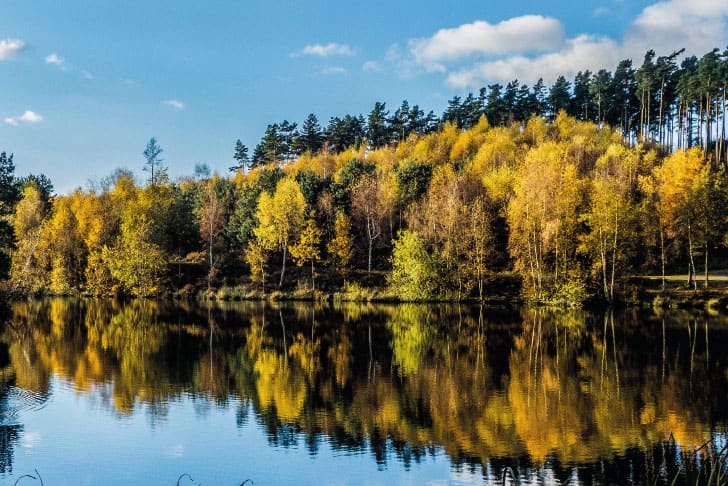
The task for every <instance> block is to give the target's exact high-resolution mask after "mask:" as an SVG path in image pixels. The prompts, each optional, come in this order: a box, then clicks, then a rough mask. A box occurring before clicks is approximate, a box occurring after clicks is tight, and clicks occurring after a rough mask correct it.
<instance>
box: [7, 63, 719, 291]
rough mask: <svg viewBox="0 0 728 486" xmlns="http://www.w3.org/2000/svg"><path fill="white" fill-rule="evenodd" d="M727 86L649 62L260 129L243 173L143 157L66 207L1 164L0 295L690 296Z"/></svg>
mask: <svg viewBox="0 0 728 486" xmlns="http://www.w3.org/2000/svg"><path fill="white" fill-rule="evenodd" d="M680 59H681V61H680V64H678V60H680ZM727 85H728V51H726V52H721V51H720V50H718V49H715V50H713V51H711V52H709V53H707V54H705V55H704V56H702V57H701V58H697V57H695V56H689V57H683V53H682V51H679V52H674V53H671V54H669V55H667V56H660V57H656V54H655V52H654V51H649V52H647V53H646V55H645V57H644V60H643V62H642V65H641V66H639V67H633V65H632V62H631V61H630V60H625V61H622V62H620V63H619V65H618V66H617V68H616V69H615V71H614V72H613V73H612V72H609V71H607V70H604V69H603V70H600V71H599V72H597V73H591V72H589V71H584V72H580V73H578V74H577V75H576V77H575V78H574V80H573V83H572V82H569V81H568V80H566V78H564V77H563V76H562V77H559V78H558V79H557V80H556V81H555V83H554V84H553V85H552V86H551V87H550V88H547V87H545V86H544V83H543V82H542V81H539V82H538V83H536V84H535V85H534V86H533V87H530V88H529V87H528V86H526V85H522V84H519V82H518V81H517V80H514V81H512V82H510V83H508V84H507V85H506V86H505V87H503V86H501V85H499V84H493V85H490V86H487V87H484V88H482V89H481V90H480V92H479V93H478V94H477V95H473V94H469V95H467V96H466V97H465V98H460V97H458V96H456V97H453V98H452V99H451V100H450V101H449V103H448V106H447V109H446V110H445V112H444V113H443V114H442V115H441V116H439V117H438V116H436V115H435V114H434V113H433V112H429V113H428V114H427V115H425V114H424V111H423V110H422V109H420V107H419V106H418V105H413V106H412V107H410V105H409V103H408V102H407V101H403V102H402V104H401V106H400V107H399V108H397V109H396V110H395V111H394V113H392V114H390V112H389V111H388V110H387V108H386V105H385V103H382V102H377V103H375V105H374V107H373V109H372V111H371V113H369V115H368V116H367V117H366V118H365V117H364V116H362V115H356V116H355V115H346V116H343V117H341V118H339V117H333V118H331V120H330V121H329V123H328V125H327V126H326V127H325V128H322V127H321V126H320V125H319V122H318V119H317V117H316V116H315V115H314V114H311V115H309V116H308V117H307V118H306V120H305V121H304V122H303V123H302V125H301V129H300V130H299V129H298V126H297V124H295V123H290V122H288V121H283V122H281V123H275V124H272V125H269V126H268V127H267V128H266V130H265V133H264V135H263V137H262V139H261V141H260V142H259V143H258V144H257V145H256V147H255V148H254V150H253V153H252V155H249V154H248V152H249V151H248V148H247V146H245V145H244V144H243V143H242V142H241V141H240V140H238V141H237V143H236V144H235V147H234V151H233V160H234V165H233V166H232V167H231V168H230V171H231V172H230V174H229V175H220V174H212V175H211V174H210V171H209V169H208V168H207V167H206V166H205V165H199V166H198V167H197V168H196V170H195V174H194V175H193V176H189V177H183V178H179V179H176V180H172V179H171V178H170V177H169V176H168V174H167V167H165V166H164V160H163V158H162V156H161V155H162V153H163V149H162V147H161V146H160V144H159V143H158V142H157V140H156V139H155V138H152V139H151V140H150V141H149V143H148V145H147V147H146V149H145V150H144V152H143V156H144V159H141V157H140V161H143V164H144V165H143V168H144V171H145V172H146V174H147V177H145V178H144V180H143V182H142V181H140V179H137V178H136V177H135V175H134V173H133V172H131V171H129V170H125V169H119V170H117V171H115V172H114V173H113V174H111V175H110V176H108V177H107V178H105V179H103V180H100V181H96V182H95V183H93V184H90V187H88V188H85V189H78V190H76V191H74V192H73V193H71V194H67V195H55V194H54V193H53V186H52V183H51V181H50V180H48V178H47V177H45V176H43V175H29V176H27V177H22V178H18V177H16V176H15V174H14V163H13V155H12V154H9V153H6V152H3V153H2V154H1V155H0V218H1V219H0V247H1V248H2V252H0V270H2V273H3V275H2V278H4V279H5V281H4V283H3V287H4V289H5V292H7V293H16V294H41V293H53V294H68V293H78V292H81V293H86V294H93V295H102V294H110V293H115V294H120V293H121V294H132V295H137V296H142V297H146V296H152V295H160V294H163V293H167V292H176V293H177V294H183V293H184V294H193V293H196V292H206V293H207V295H218V296H219V297H221V292H222V293H224V294H225V295H226V296H228V297H229V296H230V295H235V296H239V297H245V296H262V295H266V294H270V293H274V292H278V293H281V292H288V293H289V294H288V295H297V296H307V298H311V297H315V298H319V297H323V296H324V295H326V293H327V292H332V291H341V292H343V293H344V294H347V293H348V295H352V296H356V295H359V296H363V298H371V297H372V296H373V295H374V296H377V295H378V296H380V297H386V298H393V299H395V298H396V299H399V300H404V301H414V300H464V299H483V298H485V297H487V291H488V285H487V284H488V282H489V281H491V280H492V278H493V277H494V276H498V275H501V276H502V275H509V276H513V277H514V278H517V279H518V280H519V282H520V288H521V292H522V294H523V296H524V297H525V298H527V299H529V300H533V301H538V302H560V303H577V302H582V301H584V300H586V299H589V298H597V299H600V300H604V301H607V302H613V301H615V300H617V299H618V298H619V294H620V290H621V287H622V286H623V285H624V282H625V278H626V277H629V276H633V275H646V274H651V275H658V276H659V275H662V278H663V280H662V285H663V286H664V276H665V274H666V272H671V271H675V270H677V271H679V272H680V273H687V274H688V279H687V281H688V282H687V283H688V284H689V285H690V286H691V288H697V287H698V285H701V286H705V287H707V286H708V285H709V268H711V265H712V260H711V258H712V257H714V256H721V254H722V253H721V252H722V251H723V250H724V249H725V247H726V244H728V240H727V239H726V231H728V227H727V225H726V223H727V221H728V219H727V217H728V204H727V203H728V192H726V191H727V189H726V152H727V151H726V147H725V138H726V137H725V125H726V120H725V107H726V99H725V98H726V89H727ZM140 165H141V163H140ZM292 265H295V267H293V268H291V267H292ZM713 266H714V265H713ZM298 267H301V268H298ZM699 281H700V284H699ZM236 292H237V293H236Z"/></svg>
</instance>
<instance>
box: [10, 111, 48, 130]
mask: <svg viewBox="0 0 728 486" xmlns="http://www.w3.org/2000/svg"><path fill="white" fill-rule="evenodd" d="M3 121H4V122H5V123H7V124H8V125H12V126H14V127H17V126H18V125H19V124H20V123H40V122H42V121H43V117H42V116H40V115H39V114H38V113H35V112H33V111H30V110H26V111H25V113H23V114H22V115H20V116H17V117H8V118H4V119H3Z"/></svg>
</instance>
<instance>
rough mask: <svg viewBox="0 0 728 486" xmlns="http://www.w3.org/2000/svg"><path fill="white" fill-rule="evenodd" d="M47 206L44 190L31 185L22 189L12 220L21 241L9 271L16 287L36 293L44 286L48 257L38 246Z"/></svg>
mask: <svg viewBox="0 0 728 486" xmlns="http://www.w3.org/2000/svg"><path fill="white" fill-rule="evenodd" d="M46 206H47V204H46V202H45V201H44V200H43V197H42V193H41V191H40V190H39V189H38V188H37V187H36V186H35V185H34V184H28V185H26V186H25V188H23V191H22V193H21V199H20V201H19V202H18V204H17V205H16V207H15V213H14V215H13V218H12V223H13V227H14V229H15V235H16V237H17V241H18V243H17V246H16V249H15V250H14V251H13V253H12V266H11V271H10V277H11V280H12V283H13V286H14V287H15V288H23V289H27V290H29V291H31V292H34V291H38V290H40V289H42V288H43V287H44V286H45V283H46V277H47V273H46V272H47V264H48V262H47V255H44V254H41V252H40V251H38V247H39V245H40V243H41V238H42V236H43V235H42V233H43V223H44V219H45V216H46V211H47V208H46Z"/></svg>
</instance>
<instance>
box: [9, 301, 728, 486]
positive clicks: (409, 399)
mask: <svg viewBox="0 0 728 486" xmlns="http://www.w3.org/2000/svg"><path fill="white" fill-rule="evenodd" d="M727 425H728V320H726V319H725V318H721V317H715V316H710V315H704V314H688V313H679V312H674V313H667V314H664V315H655V314H651V313H650V314H641V313H637V312H632V311H629V312H617V313H588V312H584V311H570V312H566V311H563V312H553V311H545V310H525V309H524V310H503V309H501V310H494V309H487V308H483V309H481V308H479V307H459V306H417V305H399V306H385V307H378V306H368V305H342V306H333V307H315V308H314V307H313V306H312V305H311V304H300V305H298V304H297V305H281V306H275V305H274V306H271V305H270V304H268V305H266V306H264V305H262V304H250V303H220V304H213V305H212V306H211V307H209V308H208V307H204V306H198V305H193V304H174V303H157V302H138V301H132V302H128V303H114V302H111V301H97V300H67V299H54V300H42V301H29V302H19V303H15V304H13V305H12V306H11V308H10V311H9V314H8V315H7V316H6V317H5V319H4V323H3V324H1V325H0V483H2V484H13V483H15V481H17V480H18V479H19V478H21V477H22V476H23V475H33V476H36V475H37V473H39V474H40V475H41V476H42V479H43V482H44V484H46V485H64V484H68V485H78V484H104V485H107V484H125V485H128V484H160V485H165V484H169V485H175V484H177V482H178V480H179V484H180V485H183V486H184V485H193V484H194V485H197V484H203V485H218V484H220V485H225V484H229V485H239V484H240V483H241V482H243V480H245V479H248V478H249V479H252V480H253V481H254V482H255V484H256V485H265V484H299V485H300V484H316V485H320V484H418V485H419V484H479V483H483V484H490V483H496V482H497V483H498V484H503V482H506V483H512V482H515V481H514V478H516V480H517V481H518V482H524V483H529V484H539V483H545V484H557V483H561V484H564V483H566V482H569V483H570V484H575V483H577V484H578V483H583V484H629V483H637V484H655V483H657V484H670V483H672V480H673V478H675V477H676V476H677V477H678V483H682V482H689V483H690V484H695V481H696V479H699V477H698V475H699V474H703V475H704V474H706V471H708V470H709V469H707V468H709V467H710V465H711V464H712V463H713V462H712V461H714V459H715V457H720V455H717V456H716V451H718V452H719V451H720V450H721V449H723V447H725V445H726V430H727ZM36 470H37V472H36ZM726 472H728V471H726ZM183 474H187V476H182V475H183ZM704 477H705V476H704ZM18 484H19V485H32V484H40V482H39V481H35V480H34V479H33V478H31V477H28V476H26V477H24V478H22V479H20V481H19V482H18Z"/></svg>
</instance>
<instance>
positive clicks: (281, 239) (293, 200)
mask: <svg viewBox="0 0 728 486" xmlns="http://www.w3.org/2000/svg"><path fill="white" fill-rule="evenodd" d="M305 214H306V200H305V199H304V197H303V194H302V193H301V189H300V188H299V187H298V183H296V181H295V180H293V179H291V178H284V179H282V180H281V181H280V182H279V183H278V185H277V186H276V192H275V194H273V196H270V195H269V194H268V193H267V192H263V193H262V194H261V195H260V199H259V201H258V211H257V219H258V222H259V224H258V227H257V228H255V229H254V230H253V233H254V234H255V237H256V238H257V240H258V242H259V244H260V245H261V246H262V247H263V248H266V249H268V250H279V251H282V252H283V258H282V263H281V279H280V282H279V284H278V285H279V287H280V286H283V278H284V275H285V272H286V257H287V255H288V250H289V246H290V245H291V244H292V243H293V242H294V241H295V238H296V236H297V235H298V234H299V232H300V231H301V228H302V227H303V224H304V218H305Z"/></svg>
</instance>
